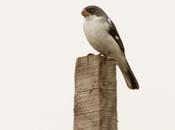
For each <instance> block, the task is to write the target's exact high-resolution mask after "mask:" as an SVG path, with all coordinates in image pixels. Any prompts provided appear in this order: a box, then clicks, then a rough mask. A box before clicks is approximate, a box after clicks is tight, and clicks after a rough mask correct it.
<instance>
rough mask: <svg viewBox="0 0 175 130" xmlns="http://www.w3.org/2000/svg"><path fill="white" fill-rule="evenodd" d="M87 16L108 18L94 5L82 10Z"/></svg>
mask: <svg viewBox="0 0 175 130" xmlns="http://www.w3.org/2000/svg"><path fill="white" fill-rule="evenodd" d="M84 10H86V11H87V12H88V13H89V14H91V15H96V16H98V17H100V16H103V17H106V18H108V16H107V14H106V13H105V12H104V11H103V10H102V9H101V8H100V7H98V6H96V5H90V6H87V7H85V8H84Z"/></svg>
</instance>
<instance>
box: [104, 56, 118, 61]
mask: <svg viewBox="0 0 175 130" xmlns="http://www.w3.org/2000/svg"><path fill="white" fill-rule="evenodd" d="M106 59H107V60H114V61H116V58H114V57H109V56H108V57H106Z"/></svg>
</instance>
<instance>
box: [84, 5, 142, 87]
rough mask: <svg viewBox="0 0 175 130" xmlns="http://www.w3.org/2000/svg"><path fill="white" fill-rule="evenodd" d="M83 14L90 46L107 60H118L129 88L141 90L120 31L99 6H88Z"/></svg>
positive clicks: (85, 31) (117, 62)
mask: <svg viewBox="0 0 175 130" xmlns="http://www.w3.org/2000/svg"><path fill="white" fill-rule="evenodd" d="M81 14H82V15H83V16H84V18H85V22H84V24H83V28H84V33H85V36H86V38H87V40H88V42H89V43H90V45H91V46H92V47H93V48H94V49H95V50H97V51H98V52H99V53H101V54H103V55H104V56H105V57H107V58H112V59H115V60H116V64H117V65H118V66H119V68H120V70H121V72H122V74H123V76H124V79H125V81H126V84H127V86H128V87H129V88H130V89H139V84H138V82H137V79H136V78H135V76H134V73H133V72H132V70H131V67H130V66H129V64H128V62H127V59H126V56H125V49H124V46H123V43H122V41H121V38H120V36H119V34H118V31H117V29H116V27H115V25H114V23H113V22H112V20H111V19H110V18H109V17H108V15H107V14H106V13H105V12H104V11H103V10H102V9H101V8H100V7H98V6H94V5H91V6H87V7H85V8H84V9H83V10H82V12H81Z"/></svg>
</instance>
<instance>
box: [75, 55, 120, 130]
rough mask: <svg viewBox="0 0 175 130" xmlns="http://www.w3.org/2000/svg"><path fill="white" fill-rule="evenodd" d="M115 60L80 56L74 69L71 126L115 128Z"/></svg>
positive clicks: (96, 129)
mask: <svg viewBox="0 0 175 130" xmlns="http://www.w3.org/2000/svg"><path fill="white" fill-rule="evenodd" d="M116 103H117V96H116V64H115V61H113V60H109V59H105V58H104V57H103V56H100V55H90V56H86V57H80V58H78V59H77V62H76V69H75V98H74V130H117V111H116Z"/></svg>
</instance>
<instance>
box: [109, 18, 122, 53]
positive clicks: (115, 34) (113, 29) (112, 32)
mask: <svg viewBox="0 0 175 130" xmlns="http://www.w3.org/2000/svg"><path fill="white" fill-rule="evenodd" d="M107 22H108V23H109V25H110V27H109V30H108V32H109V34H110V35H111V36H112V37H113V38H114V40H115V41H116V43H117V44H118V45H119V47H120V49H121V50H122V51H123V54H125V48H124V46H123V42H122V40H121V38H120V35H119V33H118V31H117V29H116V27H115V25H114V23H113V22H112V21H111V20H110V19H107Z"/></svg>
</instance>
